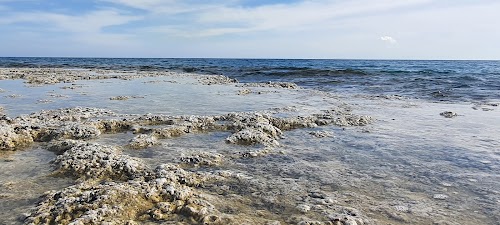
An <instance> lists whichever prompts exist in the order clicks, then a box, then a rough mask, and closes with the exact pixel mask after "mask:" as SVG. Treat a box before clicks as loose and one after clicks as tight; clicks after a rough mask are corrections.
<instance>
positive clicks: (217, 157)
mask: <svg viewBox="0 0 500 225" xmlns="http://www.w3.org/2000/svg"><path fill="white" fill-rule="evenodd" d="M223 159H224V156H223V155H221V154H216V153H211V152H200V153H197V154H192V155H190V156H182V157H181V158H180V161H181V162H182V163H185V164H190V165H193V166H217V165H220V164H221V163H222V161H223Z"/></svg>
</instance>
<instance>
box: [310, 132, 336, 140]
mask: <svg viewBox="0 0 500 225" xmlns="http://www.w3.org/2000/svg"><path fill="white" fill-rule="evenodd" d="M309 134H310V135H312V136H314V137H317V138H325V137H333V133H332V132H328V131H311V132H309Z"/></svg>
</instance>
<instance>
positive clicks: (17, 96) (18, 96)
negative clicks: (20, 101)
mask: <svg viewBox="0 0 500 225" xmlns="http://www.w3.org/2000/svg"><path fill="white" fill-rule="evenodd" d="M5 97H7V98H20V97H22V95H18V94H11V95H7V96H5Z"/></svg>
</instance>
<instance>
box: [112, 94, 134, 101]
mask: <svg viewBox="0 0 500 225" xmlns="http://www.w3.org/2000/svg"><path fill="white" fill-rule="evenodd" d="M129 98H131V97H130V96H123V95H120V96H115V97H111V98H109V100H122V101H123V100H128V99H129Z"/></svg>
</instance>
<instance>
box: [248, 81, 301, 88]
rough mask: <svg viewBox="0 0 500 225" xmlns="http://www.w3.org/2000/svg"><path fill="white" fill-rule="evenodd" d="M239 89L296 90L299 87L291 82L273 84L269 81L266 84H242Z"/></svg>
mask: <svg viewBox="0 0 500 225" xmlns="http://www.w3.org/2000/svg"><path fill="white" fill-rule="evenodd" d="M239 86H240V87H270V88H286V89H298V88H299V86H297V84H295V83H292V82H273V81H269V82H266V83H244V84H241V85H239Z"/></svg>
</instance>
